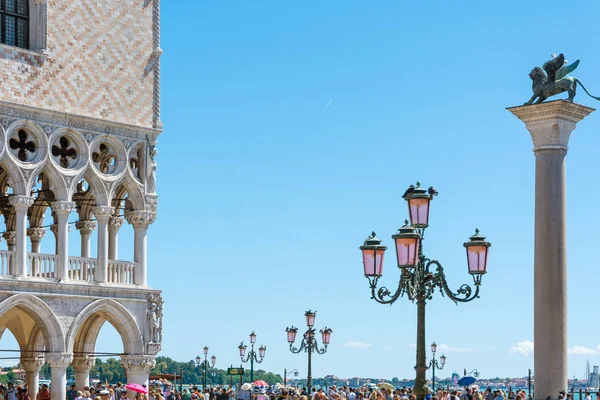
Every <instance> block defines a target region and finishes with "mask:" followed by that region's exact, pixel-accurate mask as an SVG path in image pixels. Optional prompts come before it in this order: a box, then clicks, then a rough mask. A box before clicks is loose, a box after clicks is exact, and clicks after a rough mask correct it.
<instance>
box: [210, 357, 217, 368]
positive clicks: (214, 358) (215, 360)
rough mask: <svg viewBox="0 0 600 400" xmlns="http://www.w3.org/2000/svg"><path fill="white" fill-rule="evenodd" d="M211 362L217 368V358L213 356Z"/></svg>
mask: <svg viewBox="0 0 600 400" xmlns="http://www.w3.org/2000/svg"><path fill="white" fill-rule="evenodd" d="M210 362H211V363H212V365H213V367H214V366H215V363H216V362H217V357H215V356H212V357H211V358H210Z"/></svg>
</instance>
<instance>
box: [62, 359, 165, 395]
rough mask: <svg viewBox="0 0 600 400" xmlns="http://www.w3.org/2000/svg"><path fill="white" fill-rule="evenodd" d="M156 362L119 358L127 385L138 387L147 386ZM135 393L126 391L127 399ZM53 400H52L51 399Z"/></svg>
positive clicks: (152, 360)
mask: <svg viewBox="0 0 600 400" xmlns="http://www.w3.org/2000/svg"><path fill="white" fill-rule="evenodd" d="M155 364H156V361H155V360H154V356H145V355H131V356H121V365H122V366H123V368H124V369H125V374H126V375H127V383H137V384H138V385H146V386H147V385H148V377H149V376H150V370H152V368H154V365H155ZM135 395H136V393H135V392H132V391H130V390H128V391H127V397H129V398H130V399H134V398H135ZM52 400H54V399H52Z"/></svg>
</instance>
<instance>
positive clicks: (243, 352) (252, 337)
mask: <svg viewBox="0 0 600 400" xmlns="http://www.w3.org/2000/svg"><path fill="white" fill-rule="evenodd" d="M254 343H256V333H254V331H252V333H251V334H250V345H251V346H252V347H251V348H250V353H248V357H246V359H245V360H244V356H245V355H246V348H247V347H248V346H245V345H244V342H242V343H241V344H240V345H239V346H238V349H239V350H240V358H241V359H242V362H243V363H247V362H248V361H250V382H254V362H256V363H257V364H260V363H261V362H263V360H264V358H265V351H266V350H267V346H264V345H261V346H260V347H259V348H258V356H257V355H256V352H255V351H254Z"/></svg>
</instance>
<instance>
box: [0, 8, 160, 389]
mask: <svg viewBox="0 0 600 400" xmlns="http://www.w3.org/2000/svg"><path fill="white" fill-rule="evenodd" d="M0 19H2V20H3V21H5V22H4V23H3V24H1V25H0V42H1V43H0V84H1V86H0V87H1V89H0V190H1V191H2V193H1V194H0V212H1V213H2V216H3V217H4V225H5V227H4V229H3V230H2V229H1V228H0V231H1V232H2V238H3V239H4V240H5V241H6V246H7V250H0V337H1V335H2V334H3V333H4V332H5V330H6V329H8V330H9V331H10V332H11V333H12V334H13V335H14V337H15V339H16V340H17V342H18V344H19V347H20V352H21V360H20V362H21V365H22V367H23V369H24V370H25V373H26V381H27V385H28V387H29V390H30V397H32V398H35V395H36V392H37V387H38V379H39V370H40V368H41V366H42V365H43V364H44V362H48V363H49V364H50V367H51V375H52V376H51V389H52V390H51V395H52V400H64V398H65V391H66V368H67V366H68V365H70V364H71V365H73V367H74V368H75V371H76V382H77V387H78V389H82V388H83V387H84V386H87V385H88V381H89V371H90V369H91V367H92V366H93V363H94V359H95V357H94V355H95V342H96V339H97V336H98V333H99V331H100V328H101V327H102V326H103V324H104V323H105V322H107V321H108V322H109V323H110V324H112V325H113V326H114V327H115V329H116V330H117V331H118V333H119V334H120V336H121V338H122V340H123V354H122V355H121V360H122V364H123V366H124V368H125V370H126V373H127V381H128V382H130V383H139V384H143V383H146V382H147V380H148V374H149V372H150V369H151V368H152V367H153V365H154V358H155V356H156V354H157V353H158V352H159V351H160V349H161V345H160V343H161V341H162V304H163V302H162V298H161V295H160V291H157V290H154V289H152V288H150V287H148V285H147V260H146V240H147V238H146V235H147V231H148V227H149V225H150V224H152V222H153V221H154V220H155V219H156V215H157V214H156V210H157V204H158V196H157V194H156V176H155V174H156V162H155V157H156V154H157V151H156V139H157V137H158V135H159V134H160V132H161V129H162V124H161V121H160V56H161V54H162V50H161V48H160V4H159V0H77V1H74V0H4V1H2V2H0ZM72 215H76V220H77V221H76V223H74V224H72V225H73V228H75V229H76V230H77V231H78V232H79V235H80V240H81V254H77V255H74V254H71V253H70V252H69V240H68V232H69V230H70V228H71V224H70V223H69V217H70V216H72ZM71 219H73V218H71ZM125 221H126V223H129V224H131V225H132V226H133V230H134V243H133V247H134V260H129V261H125V260H120V259H119V254H118V243H119V238H118V236H119V235H118V233H119V229H120V228H121V226H122V225H123V224H124V222H125ZM94 230H95V231H96V236H97V240H96V241H94V243H91V240H90V238H91V236H92V232H93V231H94ZM48 231H49V232H48ZM43 240H45V241H48V240H50V241H54V242H55V246H54V248H55V252H54V253H52V254H44V253H41V252H40V244H41V242H42V241H43ZM93 250H95V251H93ZM92 253H96V254H97V256H96V257H91V254H92Z"/></svg>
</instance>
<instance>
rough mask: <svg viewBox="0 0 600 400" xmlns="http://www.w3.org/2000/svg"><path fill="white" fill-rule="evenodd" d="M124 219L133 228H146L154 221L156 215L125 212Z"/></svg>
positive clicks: (153, 213)
mask: <svg viewBox="0 0 600 400" xmlns="http://www.w3.org/2000/svg"><path fill="white" fill-rule="evenodd" d="M125 218H126V219H127V222H129V223H130V224H131V225H133V226H148V225H150V224H151V223H153V222H154V220H155V219H156V213H155V212H150V211H125Z"/></svg>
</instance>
